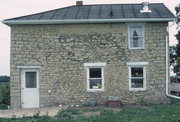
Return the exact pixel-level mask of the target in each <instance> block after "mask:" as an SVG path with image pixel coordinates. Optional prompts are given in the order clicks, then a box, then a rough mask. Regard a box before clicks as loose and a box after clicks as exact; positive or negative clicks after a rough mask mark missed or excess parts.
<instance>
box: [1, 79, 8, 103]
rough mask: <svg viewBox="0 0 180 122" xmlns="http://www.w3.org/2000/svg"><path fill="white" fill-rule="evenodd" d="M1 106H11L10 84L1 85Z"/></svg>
mask: <svg viewBox="0 0 180 122" xmlns="http://www.w3.org/2000/svg"><path fill="white" fill-rule="evenodd" d="M0 104H3V105H6V106H7V105H10V86H9V82H8V83H0Z"/></svg>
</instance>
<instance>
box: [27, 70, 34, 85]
mask: <svg viewBox="0 0 180 122" xmlns="http://www.w3.org/2000/svg"><path fill="white" fill-rule="evenodd" d="M26 88H36V72H26Z"/></svg>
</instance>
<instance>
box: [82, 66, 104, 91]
mask: <svg viewBox="0 0 180 122" xmlns="http://www.w3.org/2000/svg"><path fill="white" fill-rule="evenodd" d="M105 65H106V63H84V66H85V67H86V70H87V91H103V90H104V67H105Z"/></svg>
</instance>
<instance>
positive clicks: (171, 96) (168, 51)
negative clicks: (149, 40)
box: [166, 21, 180, 99]
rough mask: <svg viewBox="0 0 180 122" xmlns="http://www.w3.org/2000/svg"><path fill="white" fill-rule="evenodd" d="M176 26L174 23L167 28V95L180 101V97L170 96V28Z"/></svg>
mask: <svg viewBox="0 0 180 122" xmlns="http://www.w3.org/2000/svg"><path fill="white" fill-rule="evenodd" d="M174 24H175V21H174V22H173V23H172V25H169V26H168V27H167V35H166V95H167V96H168V97H171V98H176V99H180V97H177V96H174V95H171V94H169V92H168V91H169V86H168V84H169V81H170V79H169V28H170V27H172V26H173V25H174Z"/></svg>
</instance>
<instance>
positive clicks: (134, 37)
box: [128, 24, 145, 49]
mask: <svg viewBox="0 0 180 122" xmlns="http://www.w3.org/2000/svg"><path fill="white" fill-rule="evenodd" d="M128 40H129V49H144V47H145V40H144V25H143V24H129V26H128Z"/></svg>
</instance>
